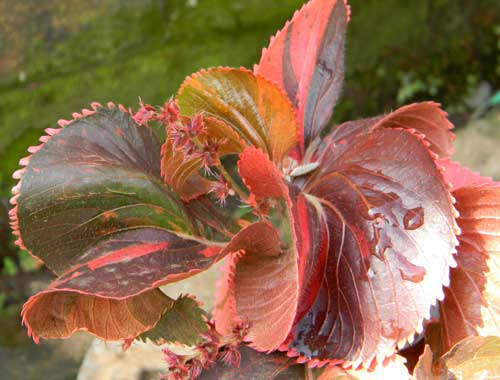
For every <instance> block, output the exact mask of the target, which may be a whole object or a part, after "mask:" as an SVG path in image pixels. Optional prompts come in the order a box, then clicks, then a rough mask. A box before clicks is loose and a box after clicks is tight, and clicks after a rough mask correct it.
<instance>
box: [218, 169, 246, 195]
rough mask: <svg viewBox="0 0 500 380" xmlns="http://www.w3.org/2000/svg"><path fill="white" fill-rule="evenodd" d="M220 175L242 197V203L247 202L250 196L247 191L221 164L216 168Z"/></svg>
mask: <svg viewBox="0 0 500 380" xmlns="http://www.w3.org/2000/svg"><path fill="white" fill-rule="evenodd" d="M216 168H217V170H218V171H219V173H220V174H221V175H222V176H223V177H224V179H225V180H226V181H227V182H228V183H229V184H230V185H231V188H232V189H233V190H234V191H235V192H236V193H237V194H238V195H239V196H240V198H241V200H242V201H246V200H247V198H248V196H247V194H246V192H245V191H243V189H242V188H241V187H240V186H239V185H238V184H237V183H236V181H235V180H234V179H233V177H231V175H230V174H229V173H228V172H227V170H226V169H225V168H224V166H222V164H221V163H220V162H219V163H218V164H217V166H216Z"/></svg>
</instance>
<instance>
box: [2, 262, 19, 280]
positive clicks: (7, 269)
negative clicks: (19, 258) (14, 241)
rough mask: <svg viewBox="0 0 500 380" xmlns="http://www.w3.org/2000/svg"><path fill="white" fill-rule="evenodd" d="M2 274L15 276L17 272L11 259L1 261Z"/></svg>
mask: <svg viewBox="0 0 500 380" xmlns="http://www.w3.org/2000/svg"><path fill="white" fill-rule="evenodd" d="M2 272H3V274H5V275H7V276H15V275H16V274H17V273H18V272H19V269H18V268H17V265H16V262H15V261H14V260H13V259H12V258H11V257H5V258H4V259H3V270H2Z"/></svg>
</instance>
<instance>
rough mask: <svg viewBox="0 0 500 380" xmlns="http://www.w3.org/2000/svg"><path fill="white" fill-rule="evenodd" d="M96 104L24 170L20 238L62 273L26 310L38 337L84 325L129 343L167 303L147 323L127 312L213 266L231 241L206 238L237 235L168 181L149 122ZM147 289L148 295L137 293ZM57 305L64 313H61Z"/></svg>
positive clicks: (17, 224) (56, 133)
mask: <svg viewBox="0 0 500 380" xmlns="http://www.w3.org/2000/svg"><path fill="white" fill-rule="evenodd" d="M93 108H94V110H93V111H90V110H84V111H83V115H79V114H76V115H75V120H73V121H71V122H66V121H62V122H60V124H61V125H62V126H63V127H64V128H60V129H53V130H47V132H48V133H49V136H44V137H42V138H41V141H42V142H43V144H42V145H40V146H38V147H35V148H31V149H30V151H31V152H32V153H33V155H32V156H30V157H29V158H27V159H24V160H22V164H23V165H26V168H24V169H21V170H20V171H19V172H16V174H15V177H16V178H19V177H20V181H19V184H18V185H17V186H16V187H15V189H14V191H13V192H14V194H15V196H14V198H13V199H12V203H13V204H14V205H15V207H14V208H13V209H12V211H11V213H10V216H11V221H12V222H11V224H12V226H13V229H14V234H16V235H18V236H19V239H18V244H19V245H20V246H22V247H26V248H27V249H29V250H30V251H31V253H32V254H34V255H35V256H36V257H38V258H40V259H41V260H43V261H44V262H45V263H46V265H47V266H48V267H49V268H50V269H52V270H53V271H54V272H55V273H56V274H58V275H59V278H58V279H57V280H56V281H54V282H53V283H52V284H51V285H50V286H49V288H48V289H47V290H46V291H44V292H41V293H39V294H37V295H35V296H33V297H32V298H30V300H29V301H28V302H27V303H26V305H25V307H24V309H23V319H24V322H25V324H26V325H27V326H28V329H29V330H30V333H31V334H32V335H33V337H34V338H35V339H36V340H37V339H38V337H39V336H41V337H51V338H52V337H67V336H69V335H71V334H72V333H73V332H74V331H77V330H89V331H91V332H93V333H94V334H95V335H98V336H100V337H102V338H105V339H110V340H111V339H116V338H117V334H121V336H119V338H127V339H129V338H133V337H134V336H135V335H137V334H138V333H142V332H143V331H145V330H147V329H150V328H151V327H152V326H153V325H154V324H155V323H156V322H157V321H158V320H159V316H161V315H162V313H163V312H164V310H165V307H164V306H162V305H161V304H158V305H156V306H155V307H151V308H150V309H151V310H148V309H147V308H145V312H148V313H149V312H150V313H151V315H150V316H149V315H148V316H141V317H142V318H143V320H144V321H143V320H142V319H140V318H139V320H138V321H136V320H134V319H133V318H132V317H129V316H128V314H130V313H128V312H127V310H129V309H132V308H134V305H137V304H138V302H145V303H146V304H148V300H149V298H148V297H147V296H146V295H147V294H155V293H154V292H151V291H150V290H151V289H153V288H156V287H158V286H160V285H162V284H166V283H168V282H172V281H176V280H178V279H182V278H185V277H187V276H190V275H193V274H195V273H198V272H200V271H202V270H205V269H207V268H208V267H210V266H211V265H212V264H213V263H214V262H215V261H217V260H218V259H219V258H220V257H221V256H219V255H218V253H219V252H220V249H221V248H220V247H221V246H222V244H221V243H219V244H218V247H216V246H214V245H213V244H215V245H217V243H213V242H209V241H208V240H205V239H208V238H213V239H215V240H220V241H224V240H227V236H230V235H231V234H229V233H224V232H227V230H226V231H224V225H225V223H221V227H220V228H219V229H213V228H211V225H212V224H210V223H204V220H203V219H201V220H193V218H192V216H193V214H194V213H195V212H196V211H198V212H201V211H200V207H186V206H185V205H184V204H183V203H182V202H181V201H180V200H179V199H178V197H177V196H176V195H175V194H174V193H172V192H171V191H170V190H169V189H168V187H167V186H166V185H165V184H164V183H163V181H162V179H161V176H160V159H159V158H160V146H159V143H158V141H157V140H156V137H155V135H154V134H153V132H152V131H151V130H150V129H149V128H148V127H145V126H140V125H138V124H136V123H135V122H134V121H133V119H132V118H131V116H130V115H129V114H128V113H127V112H126V111H125V110H124V109H123V107H116V106H114V105H113V104H109V105H108V106H107V107H102V106H99V105H94V107H93ZM198 204H199V203H198ZM217 218H218V216H217V214H213V216H212V219H213V220H214V222H216V221H217ZM215 224H217V223H215ZM191 234H192V235H196V236H197V239H200V240H195V239H193V238H191V237H189V235H191ZM21 236H22V239H21ZM141 293H144V294H145V296H144V297H145V301H141V300H140V297H139V298H137V297H136V296H138V295H139V294H141ZM149 297H151V296H149ZM149 303H151V302H149ZM75 305H76V306H75ZM53 310H57V312H58V313H59V311H60V310H63V311H64V312H63V313H59V314H57V316H56V317H54V314H53V313H54V311H53ZM112 313H114V314H115V315H112ZM127 313H128V314H127ZM95 315H99V317H100V318H102V322H99V321H95V320H94V316H95ZM54 318H55V319H56V322H53V324H52V325H51V323H48V322H47V321H51V320H52V319H54ZM115 319H117V320H118V321H117V322H115ZM109 321H111V322H109ZM107 323H111V324H112V326H111V325H110V326H111V327H109V328H108V327H107V325H106V324H107ZM113 323H117V324H116V326H118V327H116V326H115V325H114V324H113ZM115 327H116V328H115Z"/></svg>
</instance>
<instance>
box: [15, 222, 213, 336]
mask: <svg viewBox="0 0 500 380" xmlns="http://www.w3.org/2000/svg"><path fill="white" fill-rule="evenodd" d="M221 254H222V253H221V252H220V248H215V247H207V246H206V245H205V244H202V243H199V242H197V241H194V240H188V239H184V238H180V237H178V236H176V235H174V234H172V233H170V232H167V231H165V230H162V229H156V228H138V229H132V230H129V231H126V232H122V233H117V234H115V235H113V236H112V237H111V238H109V239H107V240H104V241H101V242H100V243H99V244H97V245H95V246H94V247H92V248H90V249H88V250H87V251H85V252H84V253H83V254H82V255H81V257H80V259H79V260H78V261H76V262H74V263H73V266H72V267H71V268H70V269H69V270H68V271H66V272H65V273H64V274H63V275H62V276H60V277H59V278H58V279H57V280H56V281H54V282H53V283H52V284H51V285H50V287H49V288H48V289H47V290H46V291H44V292H41V293H39V294H37V295H35V296H33V297H32V298H30V300H29V301H28V302H27V303H26V305H25V307H24V309H23V319H24V322H25V324H26V325H27V326H28V329H29V331H30V334H32V335H33V337H34V339H35V340H37V339H38V336H41V337H44V338H64V337H68V336H69V335H71V334H72V333H73V332H75V331H77V330H89V331H91V332H92V333H94V334H95V335H97V336H99V337H101V338H103V339H107V340H115V339H129V338H133V337H135V336H132V335H133V334H132V333H131V331H137V329H140V328H141V327H140V325H137V324H134V326H135V327H130V328H129V329H127V328H125V327H126V326H125V327H124V328H123V329H122V331H120V329H117V330H116V331H115V330H113V331H112V332H110V331H108V330H107V329H106V328H105V327H102V326H98V325H97V323H98V322H96V321H94V318H93V317H92V315H94V314H96V315H97V313H98V314H99V318H100V319H101V320H103V321H104V322H103V323H104V324H105V323H107V322H106V321H107V320H108V319H109V320H111V321H112V320H113V319H114V318H118V317H116V315H118V316H119V315H121V314H120V313H124V312H125V311H126V310H125V309H126V308H130V307H132V306H130V305H133V304H134V303H135V304H137V303H138V302H147V300H148V298H146V299H145V301H141V300H139V298H138V295H140V294H142V293H145V294H153V293H152V292H151V291H150V290H151V289H154V288H157V287H159V286H161V285H165V284H167V283H170V282H174V281H178V280H181V279H183V278H186V277H189V276H192V275H194V274H196V273H199V272H200V271H203V270H205V269H207V268H208V267H210V266H211V265H212V264H213V263H214V262H216V261H217V260H218V259H220V258H221ZM148 297H149V296H148ZM94 304H95V305H97V306H95V307H98V310H97V311H95V310H94V309H93V308H94ZM70 307H71V312H68V314H67V315H66V314H65V313H63V314H61V315H59V316H58V319H60V320H59V321H57V323H55V322H54V325H51V324H50V323H49V322H47V321H50V319H51V318H53V316H52V313H53V312H54V310H57V309H58V308H61V310H66V309H67V308H70ZM160 309H161V308H160ZM160 309H154V310H153V311H154V313H153V314H152V315H151V316H144V317H143V320H145V321H151V318H152V319H155V318H157V317H158V318H157V319H156V320H155V321H154V322H155V323H156V322H157V321H158V320H159V316H161V314H162V313H163V311H164V308H163V309H161V310H160ZM144 312H145V313H147V312H149V310H148V309H145V310H144ZM116 313H118V314H116ZM158 313H159V314H158ZM115 314H116V315H115ZM129 319H130V318H129ZM140 320H141V319H140ZM122 322H123V323H127V324H133V321H128V320H126V321H125V320H124V321H122ZM110 323H111V322H110ZM113 323H114V322H113ZM146 325H147V327H149V328H151V327H152V326H153V325H154V324H152V323H150V322H148V323H147V324H143V326H142V327H144V326H146ZM144 331H146V329H143V330H141V331H139V332H138V333H139V334H140V333H142V332H144ZM117 334H118V335H117ZM119 334H122V335H119ZM136 335H137V334H136Z"/></svg>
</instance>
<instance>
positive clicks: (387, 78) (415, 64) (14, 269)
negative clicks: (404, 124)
mask: <svg viewBox="0 0 500 380" xmlns="http://www.w3.org/2000/svg"><path fill="white" fill-rule="evenodd" d="M303 3H304V1H303V0H142V1H138V0H136V1H127V0H0V379H2V380H3V379H8V380H11V379H13V380H16V379H27V380H30V379H39V378H43V377H45V378H47V379H51V380H58V379H68V380H70V379H71V380H72V379H75V378H76V376H77V372H78V368H79V367H80V363H81V361H82V358H83V355H84V354H85V352H86V351H87V348H88V346H89V344H90V339H89V338H88V337H86V336H82V335H81V334H80V335H78V336H77V337H76V338H75V339H72V340H70V341H66V342H55V343H54V342H49V343H47V342H44V343H42V345H41V346H40V347H35V346H34V344H33V343H31V342H30V340H29V339H28V338H27V337H26V334H25V331H24V330H23V329H22V328H21V326H20V320H19V317H18V316H19V312H20V307H21V305H22V302H23V301H24V300H25V299H26V298H27V297H28V296H29V295H30V294H32V293H33V292H35V291H37V290H40V288H42V287H44V286H45V285H46V284H47V282H48V281H49V280H50V278H51V276H50V274H49V273H47V272H46V271H45V270H43V269H40V268H39V267H38V265H37V264H36V263H35V262H34V261H33V260H32V259H31V258H30V257H29V255H28V254H27V253H25V252H19V251H18V250H17V249H15V247H14V245H13V239H11V237H10V232H9V229H8V220H7V210H8V198H9V194H10V188H11V187H12V185H13V180H12V179H11V173H12V172H13V171H14V170H16V169H17V167H18V161H19V159H20V158H21V157H23V156H25V155H26V154H27V152H26V149H27V147H28V146H30V145H36V144H37V139H38V137H39V136H40V134H41V133H42V131H43V129H45V128H48V127H54V126H55V125H56V121H57V120H58V119H61V118H62V119H65V118H66V119H67V118H70V117H71V116H70V115H71V113H72V112H75V111H79V110H81V109H82V108H84V107H88V105H89V104H90V103H91V102H92V101H98V102H103V103H104V102H107V101H110V100H113V101H115V102H118V103H122V104H124V105H125V106H127V107H129V106H131V107H137V102H138V99H139V96H140V97H141V98H142V99H143V100H144V101H145V102H147V103H151V104H158V105H159V104H162V103H163V102H164V101H165V100H167V99H168V98H169V97H170V96H171V95H173V94H175V91H176V89H177V88H178V86H179V84H180V83H181V81H182V80H183V78H184V77H185V76H186V75H189V74H190V73H192V72H194V71H197V70H198V69H200V68H204V67H209V66H218V65H226V66H246V67H252V65H253V64H254V63H256V62H257V61H258V59H259V57H260V52H261V49H262V47H264V46H266V45H267V44H268V41H269V37H270V36H271V35H272V34H274V32H275V31H276V30H278V29H279V28H281V26H282V25H283V24H284V22H285V21H286V20H287V19H289V18H290V17H291V15H292V14H293V12H294V10H295V9H298V8H300V6H301V5H302V4H303ZM350 4H351V7H352V21H351V23H350V26H349V29H348V36H347V64H346V67H347V72H346V84H345V88H344V94H343V97H342V99H341V101H340V104H339V105H338V107H337V108H336V113H335V116H334V119H335V121H336V122H340V121H345V120H347V119H353V118H360V117H367V116H373V115H377V114H380V113H383V112H389V111H391V110H393V109H395V108H397V107H398V106H400V105H402V104H405V103H409V102H413V101H419V100H424V99H426V100H429V99H430V100H435V101H438V102H440V103H442V104H443V107H444V108H445V109H446V110H447V111H448V112H449V113H450V117H451V119H452V120H453V122H454V123H455V125H456V127H457V129H456V133H457V135H458V139H457V154H456V156H455V158H456V159H458V160H460V161H461V162H463V163H465V164H467V165H468V166H470V167H472V168H473V169H475V170H481V171H482V173H483V174H485V175H490V176H493V177H495V178H496V179H500V92H499V90H500V2H499V1H498V0H419V1H412V2H408V1H403V0H383V1H382V0H350ZM201 283H203V281H201ZM203 287H204V286H200V288H203ZM202 298H203V297H202ZM207 302H210V301H207ZM117 360H118V359H117ZM115 372H116V371H115ZM141 373H143V372H141ZM144 373H146V372H144ZM144 373H143V375H138V376H145V377H143V378H144V379H146V378H148V377H147V376H149V375H147V374H146V375H144ZM110 379H114V378H112V377H110ZM116 379H118V378H116ZM99 380H101V378H99Z"/></svg>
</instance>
